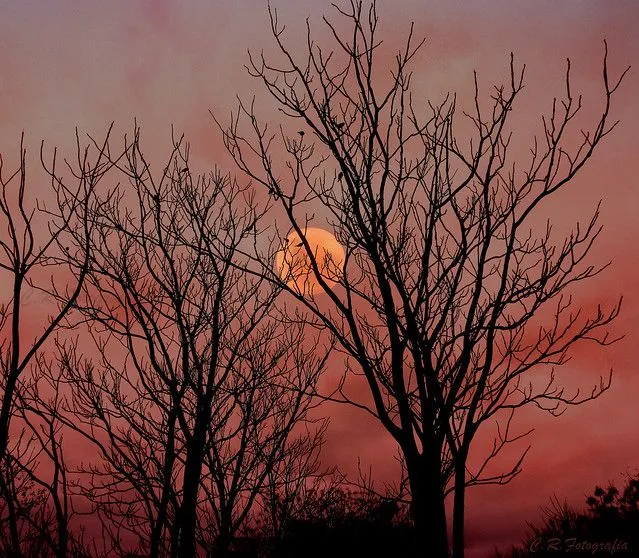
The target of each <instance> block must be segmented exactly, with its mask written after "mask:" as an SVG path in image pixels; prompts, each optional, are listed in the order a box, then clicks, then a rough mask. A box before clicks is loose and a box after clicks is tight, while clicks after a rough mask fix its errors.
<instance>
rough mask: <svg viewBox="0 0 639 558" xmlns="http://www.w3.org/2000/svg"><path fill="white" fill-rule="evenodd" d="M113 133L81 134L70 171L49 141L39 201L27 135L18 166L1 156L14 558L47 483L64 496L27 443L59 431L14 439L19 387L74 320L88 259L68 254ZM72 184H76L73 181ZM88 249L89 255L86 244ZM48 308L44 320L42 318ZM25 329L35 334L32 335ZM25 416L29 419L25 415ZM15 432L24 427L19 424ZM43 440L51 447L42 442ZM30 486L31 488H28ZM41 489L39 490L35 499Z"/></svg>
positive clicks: (0, 347) (3, 458)
mask: <svg viewBox="0 0 639 558" xmlns="http://www.w3.org/2000/svg"><path fill="white" fill-rule="evenodd" d="M110 132H111V128H109V130H108V132H107V133H106V136H105V139H104V141H103V142H102V143H97V142H96V141H95V140H92V141H91V142H90V143H89V145H88V146H82V145H81V144H80V138H79V135H78V134H77V132H76V143H77V161H76V162H74V163H73V164H71V163H70V162H68V161H65V163H66V171H67V176H66V177H65V176H64V173H63V172H61V171H60V170H59V168H58V167H57V165H58V158H57V151H55V150H54V153H53V157H52V160H51V161H50V162H46V161H45V154H44V143H43V144H42V146H41V149H40V161H41V163H42V167H43V169H44V171H45V173H46V174H47V175H48V177H49V178H50V183H49V185H48V188H42V189H41V190H40V192H42V194H41V195H42V196H43V198H44V199H42V198H40V199H39V200H38V198H36V197H35V196H34V195H33V187H31V186H29V185H28V180H27V162H26V148H25V146H24V134H23V136H22V139H21V142H20V157H19V164H18V167H17V169H16V170H15V171H13V172H9V173H8V174H7V171H6V170H5V160H4V158H3V157H2V156H1V155H0V229H1V230H2V235H1V236H0V278H1V280H2V281H3V284H5V282H6V283H8V284H9V287H8V289H7V290H6V295H7V296H6V298H4V299H3V300H1V301H0V354H1V355H2V358H1V359H0V389H1V390H2V399H1V403H0V405H1V406H0V464H1V465H2V471H3V474H1V475H0V494H1V495H2V498H3V499H4V502H3V507H4V509H5V510H6V511H7V527H8V533H9V536H10V539H9V540H10V542H7V544H6V545H5V546H4V550H5V551H6V552H9V551H10V554H11V555H12V556H21V555H22V552H23V550H24V548H23V546H24V545H23V544H22V543H23V542H24V541H23V540H22V537H21V532H20V528H19V525H18V523H19V522H20V523H22V525H23V526H24V525H25V521H26V522H27V523H28V522H29V521H30V515H29V513H26V512H25V506H26V509H27V510H33V509H34V508H35V507H37V506H38V505H39V504H40V503H42V502H41V499H40V496H41V494H40V493H39V492H38V490H39V489H40V488H42V489H43V490H45V492H48V493H49V495H50V496H54V495H57V493H56V490H57V485H56V487H55V489H50V487H44V488H43V485H42V483H41V482H38V481H37V480H36V477H34V476H33V475H34V470H33V469H32V468H31V465H33V454H32V452H31V449H33V448H29V447H27V446H25V443H27V441H29V443H30V444H35V445H36V447H39V449H40V451H42V450H44V451H45V452H48V451H49V450H50V451H53V452H55V451H56V450H55V448H56V445H55V444H56V442H55V440H54V432H52V431H51V430H49V431H48V433H47V434H45V438H46V441H45V438H39V432H38V429H34V428H30V425H29V422H28V421H27V423H26V431H29V430H30V431H31V435H29V434H28V433H25V431H24V430H23V431H22V435H20V437H19V438H18V439H17V440H15V441H14V442H15V443H14V442H12V441H11V439H10V434H11V432H12V422H13V419H14V416H15V415H16V414H21V413H22V414H23V413H24V408H21V409H20V410H19V411H18V410H17V409H16V399H17V397H18V386H19V383H20V382H21V380H23V379H24V378H25V375H26V376H28V375H29V371H30V367H31V366H32V364H33V363H34V361H35V360H36V359H37V358H38V356H39V354H40V351H41V350H42V349H43V347H44V345H45V343H46V342H47V340H48V339H49V338H50V337H51V336H52V335H54V334H55V332H56V331H57V330H58V329H59V328H60V327H61V326H63V325H64V326H65V327H69V326H70V322H69V320H68V318H69V313H70V311H71V310H72V308H73V306H74V304H75V301H76V300H77V297H78V296H79V294H80V292H81V289H82V285H83V283H84V280H85V278H86V273H87V269H88V260H87V258H86V257H84V258H80V259H78V263H79V265H78V266H77V268H76V270H77V273H76V274H73V273H72V270H71V269H70V268H69V266H68V265H66V261H65V258H64V255H63V254H64V252H65V250H66V248H65V246H66V243H67V242H68V240H69V236H70V231H71V229H75V230H76V232H77V239H78V241H80V243H81V244H83V243H86V239H87V237H88V234H89V231H90V229H91V223H90V221H89V218H88V215H89V209H90V207H91V204H92V199H93V192H94V190H95V188H96V186H97V184H98V183H99V182H100V180H101V179H102V178H103V177H104V174H105V173H106V172H108V170H109V169H110V168H111V166H112V165H113V164H115V160H110V159H109V157H107V154H106V153H105V145H106V143H107V142H108V138H109V135H110ZM69 174H70V176H69ZM72 183H73V184H75V185H74V186H71V185H70V184H72ZM48 198H50V199H48ZM81 253H82V254H85V255H86V250H82V251H81ZM53 266H56V267H57V272H56V273H51V275H50V276H47V275H48V274H49V273H50V272H49V269H52V268H53ZM69 276H70V277H71V279H70V280H69ZM56 285H65V287H64V288H62V287H60V286H56ZM34 295H36V298H37V300H39V301H40V307H41V313H40V315H39V316H38V317H37V318H33V317H30V318H29V322H28V323H25V322H26V320H25V313H27V312H28V309H26V306H27V305H28V304H29V303H30V302H32V301H33V297H34ZM3 297H4V294H3ZM32 308H33V307H32ZM43 314H44V318H42V317H40V316H42V315H43ZM25 330H26V331H29V332H32V333H30V335H31V336H30V337H28V338H26V339H25V336H26V334H25ZM22 419H25V416H24V414H23V416H22ZM19 422H20V421H19ZM16 431H20V427H19V426H18V425H16ZM33 436H35V438H34V437H33ZM38 440H39V441H42V442H43V444H44V445H41V446H38V444H37V442H38ZM47 448H48V449H47ZM59 463H60V461H59V460H57V457H56V458H55V459H54V460H53V464H54V467H55V466H56V464H59ZM14 475H18V477H19V478H15V477H14ZM57 478H59V477H57ZM38 485H40V486H39V488H38ZM25 486H27V487H29V488H28V489H24V490H23V489H22V487H25ZM34 491H35V492H34ZM36 493H37V494H38V496H37V497H33V494H36ZM25 498H26V499H25ZM45 500H48V499H46V498H45ZM54 502H55V498H54ZM47 511H48V510H47V509H46V505H45V506H44V508H42V509H40V513H44V514H46V513H47ZM56 518H57V520H58V521H59V523H58V535H59V537H61V538H60V539H59V540H58V541H57V542H56V543H55V545H54V547H57V546H58V545H60V546H59V547H57V549H56V550H55V552H56V553H57V555H64V552H66V550H65V549H66V535H65V529H66V518H65V517H63V516H62V515H60V514H57V516H56ZM31 528H32V529H31V530H32V531H33V528H35V529H36V531H37V530H38V529H39V527H38V526H34V525H31ZM45 531H46V530H45ZM4 534H5V533H3V535H4ZM27 538H28V537H27ZM31 551H33V548H31ZM31 551H29V552H31ZM43 555H44V554H43Z"/></svg>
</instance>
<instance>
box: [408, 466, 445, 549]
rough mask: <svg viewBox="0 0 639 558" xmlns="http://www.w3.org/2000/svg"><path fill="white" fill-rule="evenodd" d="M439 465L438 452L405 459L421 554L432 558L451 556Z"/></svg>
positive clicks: (412, 510) (417, 541) (417, 540)
mask: <svg viewBox="0 0 639 558" xmlns="http://www.w3.org/2000/svg"><path fill="white" fill-rule="evenodd" d="M429 457H430V456H429ZM439 465H440V458H439V455H438V454H437V455H436V456H433V457H430V458H427V457H426V456H419V457H418V458H412V459H406V467H407V472H408V480H409V484H410V491H411V499H412V504H411V513H412V516H413V522H414V524H415V530H416V543H417V550H418V555H419V556H428V557H429V558H448V532H447V525H446V507H445V505H444V489H443V486H442V481H441V470H440V466H439Z"/></svg>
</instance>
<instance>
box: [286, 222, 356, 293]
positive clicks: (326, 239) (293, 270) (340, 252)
mask: <svg viewBox="0 0 639 558" xmlns="http://www.w3.org/2000/svg"><path fill="white" fill-rule="evenodd" d="M305 236H306V240H307V242H308V244H309V247H310V249H311V252H312V254H313V257H314V259H315V261H316V262H317V266H318V267H319V270H320V274H321V276H322V278H323V279H324V280H325V281H326V283H327V284H328V286H329V287H332V286H333V285H334V284H335V283H336V282H337V281H339V274H340V273H341V269H342V267H343V265H344V248H343V247H342V245H341V244H340V243H339V242H338V241H337V239H336V238H335V236H334V235H333V234H332V233H330V232H328V231H325V230H324V229H319V228H308V229H306V230H305ZM275 269H276V270H277V272H278V274H279V276H280V277H281V278H282V279H284V280H285V281H286V282H287V285H288V286H289V287H290V288H292V289H293V290H295V291H296V292H298V293H300V294H302V295H304V296H307V295H314V294H316V293H317V292H321V290H322V287H321V286H320V284H319V282H318V280H317V278H316V276H315V273H314V272H313V268H312V260H311V258H310V256H309V254H308V251H307V250H306V248H305V246H304V243H303V242H302V239H301V238H300V236H299V235H298V234H297V233H296V232H295V231H293V232H291V233H290V234H289V235H288V237H287V238H286V239H285V240H284V242H283V246H282V248H281V249H280V250H279V251H278V252H277V254H276V256H275Z"/></svg>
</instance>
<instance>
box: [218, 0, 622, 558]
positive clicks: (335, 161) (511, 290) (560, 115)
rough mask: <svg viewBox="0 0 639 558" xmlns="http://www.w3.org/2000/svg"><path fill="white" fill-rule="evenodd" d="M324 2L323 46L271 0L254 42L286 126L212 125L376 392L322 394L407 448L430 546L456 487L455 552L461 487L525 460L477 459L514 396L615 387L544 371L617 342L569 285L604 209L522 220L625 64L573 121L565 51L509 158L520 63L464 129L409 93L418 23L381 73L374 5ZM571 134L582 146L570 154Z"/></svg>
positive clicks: (440, 108)
mask: <svg viewBox="0 0 639 558" xmlns="http://www.w3.org/2000/svg"><path fill="white" fill-rule="evenodd" d="M335 9H336V10H337V12H338V14H339V16H341V18H342V20H343V21H340V22H339V23H332V22H331V21H329V20H328V19H326V18H324V22H325V23H326V25H327V31H328V35H329V37H330V38H331V40H332V44H331V45H330V46H329V47H328V48H324V47H322V46H320V44H318V43H317V42H315V41H314V39H313V36H312V33H311V28H310V24H308V25H307V42H306V51H305V52H303V53H302V52H300V50H299V48H297V47H293V46H289V45H288V44H287V42H286V40H285V32H284V27H283V26H282V25H281V24H280V22H279V21H278V18H277V13H276V11H275V10H273V9H269V14H270V23H271V30H272V34H273V37H274V39H275V45H276V47H277V49H278V54H279V58H278V59H277V60H275V57H274V58H273V59H267V58H265V56H264V55H263V54H262V55H261V56H254V55H251V58H250V62H249V65H248V71H249V73H250V74H251V75H252V76H254V77H255V78H256V79H257V80H258V81H260V82H261V83H262V85H263V86H264V88H265V89H266V91H267V92H268V94H270V96H271V98H272V99H273V100H274V102H275V104H276V106H277V108H278V109H279V110H280V111H281V114H283V115H284V116H283V117H282V118H284V121H283V123H282V125H281V126H280V128H279V131H276V132H271V131H270V129H269V126H268V124H265V123H263V122H262V121H261V120H260V117H259V115H258V114H257V113H256V110H255V105H254V104H253V103H251V104H246V103H244V102H242V101H240V105H239V108H238V111H237V112H236V113H235V114H234V115H232V117H231V122H230V125H228V126H227V125H222V124H220V122H219V120H217V119H216V122H217V124H218V126H219V127H220V129H221V130H222V132H223V136H224V141H225V144H226V146H227V149H228V151H229V152H230V154H231V155H232V157H233V158H234V160H235V162H236V163H237V165H238V167H239V168H240V169H241V170H242V171H243V172H244V173H246V174H247V175H248V176H250V177H251V178H252V179H253V180H254V181H255V182H256V183H258V184H262V185H263V186H264V187H265V189H266V190H267V191H268V193H269V196H270V199H272V200H276V201H277V202H278V203H279V205H280V207H281V210H282V212H283V214H284V215H285V218H286V220H287V225H290V227H291V230H292V231H294V232H295V233H296V234H297V235H298V236H299V238H300V239H301V243H302V245H303V248H304V250H305V252H306V255H307V256H308V260H309V261H310V262H311V264H310V266H311V268H312V273H313V275H314V277H315V279H316V280H317V282H318V284H319V285H320V287H321V288H320V292H321V295H322V296H321V297H320V296H318V295H317V293H316V294H304V293H302V292H300V290H299V289H296V288H294V285H293V283H292V282H291V281H290V279H291V277H285V278H280V277H279V274H278V270H275V269H274V268H273V266H272V261H269V260H268V259H267V257H266V255H263V256H262V257H261V258H259V260H260V261H262V262H269V265H268V266H265V267H264V269H263V271H262V273H263V275H264V276H265V277H268V278H270V279H271V280H272V281H273V282H275V283H277V284H279V285H280V286H281V287H282V288H283V289H286V290H288V291H289V293H290V294H291V295H292V296H293V297H295V298H297V300H298V301H299V303H300V304H301V305H303V306H305V307H306V308H307V309H308V310H310V313H311V315H312V316H313V318H312V319H310V320H309V321H312V322H313V324H314V325H315V326H316V327H318V328H321V329H325V330H328V331H329V332H330V333H331V334H332V336H333V338H334V339H335V341H336V342H337V344H338V345H339V347H340V350H341V351H342V352H343V353H345V354H346V355H347V356H348V357H349V360H348V364H347V366H348V367H349V368H348V371H347V372H350V371H351V370H354V369H355V367H357V368H358V369H359V372H361V373H362V374H363V376H364V378H365V381H366V383H367V385H368V388H369V394H370V401H366V400H362V399H357V400H354V399H353V398H352V397H350V396H348V395H347V393H346V392H345V391H342V393H341V394H340V395H336V394H333V395H332V396H331V399H335V400H341V401H343V402H347V403H350V404H353V405H355V406H357V407H359V408H360V409H363V410H364V411H366V412H368V413H370V414H372V415H373V416H374V417H375V418H376V419H378V420H379V421H380V422H381V424H382V425H383V426H384V427H385V428H386V430H387V431H388V432H389V434H390V435H391V436H392V437H393V439H394V440H395V441H396V442H397V444H398V445H399V447H400V448H401V451H402V455H403V459H404V461H405V468H406V472H407V477H408V479H407V480H408V484H409V487H410V493H411V498H412V514H413V519H414V521H415V524H416V526H417V528H418V532H419V533H420V536H421V537H422V548H423V552H424V553H425V554H426V553H427V554H428V555H429V556H431V555H432V556H438V557H444V556H447V555H448V537H447V518H446V512H445V505H444V501H445V498H446V495H447V494H451V493H452V494H453V498H454V511H453V553H454V556H456V557H457V558H461V557H462V556H463V552H464V550H463V546H464V543H463V541H464V505H465V504H464V501H465V500H464V495H465V489H466V487H467V486H469V485H473V484H481V483H505V482H508V481H509V480H510V479H511V478H513V477H514V476H515V475H517V474H518V473H519V471H520V470H521V464H522V461H523V458H524V456H525V453H526V452H525V451H524V452H523V454H522V455H521V457H520V458H519V459H516V460H515V463H514V464H513V466H512V468H508V469H506V470H504V471H503V472H501V473H491V472H489V471H490V469H489V468H487V465H489V464H490V462H491V461H493V460H494V458H495V457H496V456H497V455H499V454H500V453H501V450H502V448H503V447H504V446H506V445H507V444H509V443H511V442H514V441H516V440H519V439H520V438H521V437H522V436H524V435H525V434H517V435H516V434H513V433H512V432H511V424H512V418H513V416H514V414H515V412H516V411H517V409H519V408H521V407H524V406H527V405H535V406H537V407H539V408H541V409H544V410H546V411H548V412H551V413H559V412H561V411H562V409H563V408H565V406H566V405H577V404H580V403H583V402H585V401H588V400H591V399H594V398H595V397H597V396H599V395H600V394H601V393H602V392H603V391H605V390H606V389H607V388H608V386H609V385H610V377H608V378H606V379H603V378H602V379H601V381H600V383H599V385H596V386H595V387H594V388H592V390H589V391H588V392H587V393H586V394H585V395H582V394H580V393H579V392H577V393H572V394H569V393H567V392H566V391H565V390H564V389H563V388H562V387H561V385H559V384H558V383H557V381H556V373H555V370H556V368H557V367H558V366H560V365H561V364H563V363H565V362H566V361H567V359H568V358H569V350H570V349H571V347H573V346H574V345H575V344H576V343H581V342H594V343H598V344H601V345H607V344H610V343H612V342H613V341H614V339H613V338H611V337H609V336H608V334H607V332H606V326H607V325H608V324H609V323H610V322H611V321H612V320H614V318H615V317H616V316H617V315H618V313H619V309H620V303H619V304H613V305H612V307H611V308H609V309H607V310H604V309H602V308H600V307H597V309H596V310H595V311H594V313H592V314H591V315H587V313H586V312H585V311H584V310H583V309H581V308H580V307H579V306H578V304H577V303H576V301H573V298H572V296H571V294H570V289H571V287H573V286H574V285H575V284H578V283H581V282H583V281H586V280H588V279H591V278H592V277H594V276H596V275H597V274H599V273H600V272H601V271H602V270H603V269H604V268H605V267H606V264H604V265H601V266H596V265H592V264H589V263H587V255H588V253H589V251H590V249H591V247H592V244H593V242H594V241H595V239H596V238H597V236H598V235H599V233H600V231H601V227H600V225H599V224H598V216H599V211H598V209H597V210H596V211H595V212H594V214H593V216H592V218H591V219H590V220H589V221H587V222H586V224H585V225H583V224H579V223H578V224H577V225H576V227H575V228H574V230H573V231H572V232H571V233H569V234H568V236H566V237H565V238H557V235H555V234H554V233H553V229H552V226H551V225H550V223H549V222H548V224H547V226H546V227H544V228H543V229H542V230H538V229H537V230H536V229H535V225H534V222H536V219H537V218H538V215H539V214H540V212H541V211H543V210H544V209H547V207H548V202H549V201H550V200H551V199H552V197H553V195H554V194H556V193H557V192H559V191H560V190H563V189H564V188H565V187H566V186H567V185H568V184H569V183H570V182H571V180H572V179H573V178H574V177H575V176H576V175H577V173H578V172H580V171H581V170H582V169H583V168H584V165H585V164H586V162H587V161H588V159H590V157H591V155H592V154H593V152H594V150H595V148H596V147H597V146H598V145H599V143H600V141H601V140H602V139H603V138H604V137H605V136H606V135H607V134H609V133H610V131H611V130H612V129H613V128H614V127H615V124H616V123H609V110H610V102H611V98H612V96H613V94H614V92H615V91H616V90H617V88H618V87H619V84H620V83H621V80H622V79H623V76H624V75H625V72H623V73H622V74H621V76H620V78H619V79H615V80H612V81H610V80H609V77H608V64H607V50H606V55H605V56H604V60H603V84H602V85H603V100H604V103H603V108H602V109H601V112H600V113H599V116H598V117H597V118H596V119H595V121H594V123H593V125H592V127H591V128H590V129H581V130H580V129H579V128H578V127H577V128H576V117H577V115H578V114H579V113H580V110H581V107H582V103H581V96H576V95H575V94H574V93H573V91H572V89H571V82H570V63H568V68H567V71H566V81H565V86H566V92H565V95H564V96H563V98H560V99H556V98H555V99H553V100H552V104H551V107H552V110H551V113H550V115H549V116H546V117H544V118H543V119H542V122H543V129H542V131H541V137H537V136H535V137H534V138H533V140H532V147H531V150H530V155H529V158H528V160H527V161H526V162H519V161H517V160H516V158H515V156H513V153H512V151H511V150H509V148H510V139H511V135H512V133H513V130H512V128H511V125H510V120H509V115H510V114H512V111H513V109H514V108H515V102H516V99H517V98H518V96H519V94H520V93H521V91H522V88H523V85H524V68H521V69H519V68H517V66H516V64H515V62H514V60H513V57H512V56H511V60H510V75H509V77H510V79H509V81H508V82H507V83H506V84H504V85H498V86H495V87H494V88H493V89H492V92H491V96H490V100H489V101H488V103H489V106H488V107H485V106H482V105H484V101H483V95H482V94H481V92H480V87H479V81H478V79H477V76H476V75H475V96H474V99H471V107H472V108H471V110H470V112H468V111H464V116H465V118H466V125H467V126H466V131H464V129H460V128H459V127H457V126H456V124H457V120H456V116H457V115H458V113H459V111H458V109H457V99H456V97H455V96H454V95H453V96H450V95H449V96H447V97H446V98H445V99H444V100H443V101H442V102H440V103H437V104H433V103H430V102H429V103H428V104H426V105H425V106H420V105H419V104H418V103H417V102H416V100H415V97H413V96H412V94H411V78H412V74H411V64H412V63H413V61H414V59H415V57H416V56H417V55H418V53H419V52H421V48H422V46H423V41H415V39H414V35H413V28H412V26H411V29H410V32H409V33H408V36H407V38H406V44H405V46H404V48H403V49H402V50H401V51H400V52H399V53H398V54H397V55H396V57H395V60H394V63H393V64H392V67H390V68H388V71H387V72H386V73H384V64H385V62H382V58H381V57H380V58H378V55H379V53H380V48H381V40H380V39H379V34H378V17H377V12H376V9H375V4H374V2H373V3H372V4H371V5H370V6H368V7H365V5H364V3H363V2H362V1H360V0H351V1H350V2H345V3H344V4H343V5H342V4H340V5H336V6H335ZM383 59H384V60H387V59H388V58H383ZM214 118H215V116H214ZM301 127H303V128H304V130H305V131H306V134H305V135H303V136H301V135H299V134H297V130H300V128H301ZM289 128H290V130H289ZM467 130H470V131H469V132H467ZM464 133H468V135H469V137H468V140H469V141H468V142H467V143H466V142H465V141H462V137H465V136H464V135H463V134H464ZM580 134H581V135H580ZM575 135H576V136H577V137H578V139H580V141H581V143H577V145H576V147H575V148H571V147H569V144H570V145H573V144H574V141H573V140H574V136H575ZM318 212H321V214H322V215H325V216H327V221H326V222H327V225H328V226H329V227H330V228H331V229H332V230H333V231H334V232H335V234H336V236H337V238H338V240H339V241H340V242H341V243H342V244H343V246H344V247H345V251H346V256H345V262H344V265H343V266H342V267H341V268H340V269H335V267H336V266H335V265H332V266H331V261H330V259H329V261H324V259H323V258H322V257H320V255H318V254H317V253H315V252H314V251H313V249H312V247H311V244H310V243H309V241H308V239H307V237H306V235H305V230H306V227H307V226H308V225H309V224H312V226H317V221H313V215H315V214H316V213H318ZM283 236H285V234H283V235H280V238H279V239H276V242H279V243H280V244H283V238H282V237H283ZM283 249H284V250H285V251H286V248H283ZM332 263H333V264H335V262H332ZM327 267H329V268H330V267H332V268H333V269H331V270H330V274H329V273H327V272H326V268H327ZM329 275H330V276H331V277H330V278H331V279H337V283H336V284H333V282H332V281H329V280H328V276H329ZM292 285H293V286H292ZM351 367H352V368H351ZM533 370H534V371H535V376H534V378H533V376H532V375H530V374H529V373H530V372H531V371H533ZM543 374H546V378H545V379H541V378H542V375H543ZM488 424H492V425H493V426H494V425H495V424H496V425H497V432H498V434H497V437H496V439H495V442H494V445H493V447H492V449H491V450H489V452H488V455H486V456H485V459H484V461H483V464H481V465H480V466H478V468H476V469H473V470H470V469H469V467H468V456H469V454H470V450H471V445H472V442H473V440H474V439H475V436H476V434H477V432H478V431H479V429H480V427H481V426H482V425H488ZM526 451H527V450H526Z"/></svg>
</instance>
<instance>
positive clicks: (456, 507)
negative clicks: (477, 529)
mask: <svg viewBox="0 0 639 558" xmlns="http://www.w3.org/2000/svg"><path fill="white" fill-rule="evenodd" d="M465 497H466V460H465V459H464V460H463V463H461V464H460V465H458V466H457V468H456V469H455V496H454V502H453V558H464V511H465Z"/></svg>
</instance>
